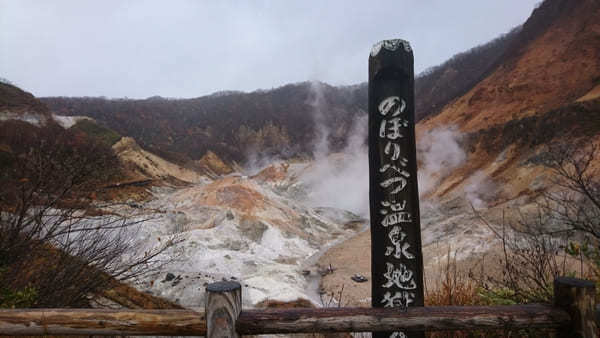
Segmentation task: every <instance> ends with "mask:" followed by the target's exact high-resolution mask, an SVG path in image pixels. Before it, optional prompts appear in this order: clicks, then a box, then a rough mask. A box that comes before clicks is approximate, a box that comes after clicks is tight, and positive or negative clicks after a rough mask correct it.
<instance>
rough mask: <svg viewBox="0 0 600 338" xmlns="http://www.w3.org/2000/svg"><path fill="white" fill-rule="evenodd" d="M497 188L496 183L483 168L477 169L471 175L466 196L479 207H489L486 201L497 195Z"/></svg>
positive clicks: (475, 206) (472, 203) (473, 204)
mask: <svg viewBox="0 0 600 338" xmlns="http://www.w3.org/2000/svg"><path fill="white" fill-rule="evenodd" d="M495 190H496V185H495V184H494V183H493V182H492V181H491V180H490V179H489V178H488V176H487V175H486V174H485V173H484V172H483V171H481V170H478V171H476V172H475V173H474V174H473V175H471V177H469V179H468V180H467V184H466V186H465V188H464V191H465V198H466V199H467V200H468V201H469V203H470V204H471V205H472V206H473V207H474V208H477V209H480V208H487V206H488V205H487V202H486V201H489V200H492V199H493V198H494V196H495V195H496V193H495Z"/></svg>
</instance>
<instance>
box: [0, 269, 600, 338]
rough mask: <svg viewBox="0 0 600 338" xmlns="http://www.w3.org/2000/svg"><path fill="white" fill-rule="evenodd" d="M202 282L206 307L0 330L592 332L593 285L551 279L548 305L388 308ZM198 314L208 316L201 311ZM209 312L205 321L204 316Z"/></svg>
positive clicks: (70, 314)
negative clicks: (271, 297)
mask: <svg viewBox="0 0 600 338" xmlns="http://www.w3.org/2000/svg"><path fill="white" fill-rule="evenodd" d="M225 283H227V284H223V282H220V283H215V284H211V285H209V286H208V287H207V297H206V298H207V301H206V305H207V307H206V311H205V312H195V311H188V310H97V309H72V310H70V309H22V310H0V335H28V336H34V335H98V336H108V335H131V336H135V335H137V336H144V335H163V336H171V335H177V336H205V335H206V336H207V337H209V338H213V337H236V336H239V335H253V334H270V333H316V332H367V331H371V332H380V331H394V330H398V329H399V328H402V329H403V330H407V331H445V330H474V329H483V330H487V329H520V328H554V329H557V330H558V332H559V337H584V338H591V337H597V336H598V328H597V326H596V323H595V320H594V316H595V313H596V310H595V305H594V295H595V287H594V284H593V283H591V282H587V281H582V280H578V279H574V278H558V279H557V280H556V281H555V294H556V297H555V304H554V305H542V304H531V305H512V306H435V307H433V306H432V307H413V308H409V309H408V310H407V311H406V312H399V311H398V310H397V309H393V308H385V309H384V308H324V309H253V310H243V311H239V309H240V308H241V297H240V294H241V292H240V291H241V287H240V286H239V284H237V283H232V282H225ZM205 313H207V314H209V315H208V316H205ZM207 317H208V321H207Z"/></svg>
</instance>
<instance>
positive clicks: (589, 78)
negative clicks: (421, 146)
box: [417, 0, 600, 198]
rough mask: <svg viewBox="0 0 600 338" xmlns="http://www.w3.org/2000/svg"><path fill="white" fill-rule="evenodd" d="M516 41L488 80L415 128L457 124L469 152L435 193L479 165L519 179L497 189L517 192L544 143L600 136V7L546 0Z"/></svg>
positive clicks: (505, 179)
mask: <svg viewBox="0 0 600 338" xmlns="http://www.w3.org/2000/svg"><path fill="white" fill-rule="evenodd" d="M514 42H515V43H514V46H513V47H512V48H511V49H510V51H511V53H509V54H506V55H504V58H503V62H502V63H500V64H498V65H497V67H496V68H495V69H493V71H491V72H490V74H489V75H488V76H487V77H486V78H485V79H483V80H482V81H481V82H479V83H478V84H476V85H475V86H473V87H472V88H471V89H470V90H469V91H468V92H467V93H466V94H465V95H463V96H461V97H459V98H457V99H455V100H454V101H452V102H451V103H449V104H448V105H446V106H445V107H444V108H443V109H442V110H441V112H440V113H439V114H437V115H435V116H431V117H429V118H427V119H425V120H423V121H421V122H420V123H419V125H418V126H417V133H418V134H419V135H424V134H426V133H428V132H430V131H431V130H435V129H436V128H439V127H441V126H455V127H456V128H457V130H458V131H459V132H460V133H461V134H462V136H463V137H464V138H463V140H464V144H465V147H466V148H467V149H468V155H469V157H468V160H467V161H466V164H465V165H464V166H463V167H461V168H458V170H456V171H455V173H454V174H453V175H452V177H449V178H448V179H446V180H445V183H444V184H442V185H441V186H440V188H439V189H438V190H437V193H438V194H444V193H446V192H447V191H448V190H452V189H454V188H456V187H457V186H459V185H461V182H464V181H465V180H467V179H468V178H469V177H470V176H471V175H472V174H474V173H475V172H476V171H478V170H482V171H485V172H486V173H487V176H488V177H492V178H494V179H495V180H496V181H497V182H498V183H502V184H504V183H515V182H514V178H515V177H524V179H523V181H526V182H527V183H525V182H521V183H520V184H519V186H520V188H518V189H516V190H514V189H512V188H510V186H511V184H509V188H507V189H505V190H507V191H502V193H503V194H505V196H504V198H511V197H514V196H515V195H518V194H519V193H522V192H523V191H524V190H527V189H528V188H527V186H528V184H529V183H532V182H533V180H534V179H535V178H536V177H537V175H534V174H533V172H532V170H535V169H534V167H535V166H531V165H530V164H531V162H532V161H531V159H532V158H533V157H535V156H536V154H537V155H539V152H543V151H544V150H543V146H547V145H549V144H551V143H557V142H564V141H566V140H569V142H574V140H576V139H579V138H586V139H590V140H593V138H594V137H595V136H597V135H598V134H599V133H600V100H599V99H598V92H599V88H600V87H599V86H600V4H599V3H598V2H597V1H578V2H572V1H562V0H553V1H545V2H544V3H542V4H541V5H540V6H539V7H538V8H537V9H536V10H535V11H534V12H533V13H532V15H531V17H530V18H529V19H528V20H527V22H526V23H525V24H524V25H523V29H522V31H521V32H520V33H519V34H518V36H517V37H516V38H515V40H514ZM517 171H519V173H520V175H517V176H515V174H516V172H517ZM524 174H525V175H524Z"/></svg>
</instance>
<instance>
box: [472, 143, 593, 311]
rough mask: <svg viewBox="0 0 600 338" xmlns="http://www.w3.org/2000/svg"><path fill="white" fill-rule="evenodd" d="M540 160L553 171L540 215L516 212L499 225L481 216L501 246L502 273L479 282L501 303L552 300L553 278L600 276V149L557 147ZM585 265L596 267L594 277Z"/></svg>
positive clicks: (578, 145) (576, 145) (579, 145)
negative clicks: (505, 301) (562, 276)
mask: <svg viewBox="0 0 600 338" xmlns="http://www.w3.org/2000/svg"><path fill="white" fill-rule="evenodd" d="M540 162H541V163H542V164H543V165H544V166H546V167H547V168H548V169H549V170H550V171H551V172H552V173H553V176H552V181H551V182H552V183H553V184H552V186H551V187H550V189H548V190H547V191H546V192H545V193H544V194H543V196H541V198H540V199H539V201H538V204H537V209H536V211H535V212H533V213H531V212H530V213H521V212H520V211H516V212H515V214H516V215H517V216H516V217H513V218H511V219H506V218H505V217H504V216H503V219H502V222H500V226H494V225H492V224H491V223H490V222H488V221H487V220H485V219H484V218H483V217H481V216H480V219H481V220H482V222H483V223H484V224H486V225H487V226H488V227H489V228H490V229H491V230H492V231H493V232H494V233H495V234H496V237H497V238H498V239H499V240H500V243H501V245H502V254H501V256H500V263H501V266H502V273H501V275H500V276H487V277H486V278H485V279H484V280H482V279H479V282H480V283H481V285H482V286H483V287H484V288H485V289H486V290H487V291H488V293H489V294H490V295H492V296H493V297H496V299H505V300H507V301H514V302H519V303H523V302H540V301H550V300H551V299H552V295H553V288H552V286H553V284H552V283H553V280H554V278H556V277H558V276H560V275H574V274H577V275H579V276H581V277H592V278H596V279H598V277H600V274H599V269H598V267H599V266H600V254H599V249H600V176H599V174H600V151H598V147H597V146H596V145H594V144H593V143H587V144H586V143H581V142H579V143H572V144H565V143H561V144H553V145H551V146H549V147H548V151H547V152H545V153H544V154H543V155H542V156H541V158H540ZM575 262H577V263H578V264H573V263H575ZM584 266H586V267H591V268H592V271H593V272H594V274H593V276H590V275H589V273H586V269H584ZM586 274H587V275H586Z"/></svg>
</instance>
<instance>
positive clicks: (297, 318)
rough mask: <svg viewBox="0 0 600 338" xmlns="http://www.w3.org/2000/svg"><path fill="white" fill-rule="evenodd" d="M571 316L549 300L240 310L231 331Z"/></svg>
mask: <svg viewBox="0 0 600 338" xmlns="http://www.w3.org/2000/svg"><path fill="white" fill-rule="evenodd" d="M570 320H571V317H570V316H569V315H568V314H567V313H566V312H565V311H563V310H561V309H559V308H555V307H552V306H550V305H538V304H533V305H512V306H444V307H437V306H436V307H413V308H408V311H406V312H398V310H397V309H390V308H386V309H383V308H328V309H285V310H284V309H272V310H271V309H266V310H245V311H242V313H241V314H240V316H239V317H238V319H237V324H236V330H237V332H238V333H240V334H242V335H245V334H271V333H311V332H367V331H395V330H398V329H400V328H402V329H403V330H407V331H446V330H465V329H466V330H472V329H502V328H542V327H543V328H558V327H561V326H564V325H566V324H568V323H569V321H570Z"/></svg>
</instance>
